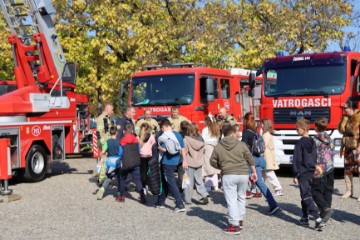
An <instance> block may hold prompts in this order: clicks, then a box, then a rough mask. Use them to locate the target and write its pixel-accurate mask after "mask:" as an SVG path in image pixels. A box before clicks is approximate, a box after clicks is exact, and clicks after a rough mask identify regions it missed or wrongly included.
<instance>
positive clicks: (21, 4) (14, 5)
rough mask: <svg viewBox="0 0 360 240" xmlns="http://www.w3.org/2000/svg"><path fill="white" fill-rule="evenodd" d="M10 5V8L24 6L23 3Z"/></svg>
mask: <svg viewBox="0 0 360 240" xmlns="http://www.w3.org/2000/svg"><path fill="white" fill-rule="evenodd" d="M10 5H11V6H12V7H17V6H24V3H11V4H10Z"/></svg>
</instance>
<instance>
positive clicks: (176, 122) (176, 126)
mask: <svg viewBox="0 0 360 240" xmlns="http://www.w3.org/2000/svg"><path fill="white" fill-rule="evenodd" d="M167 119H168V120H169V121H170V123H171V127H172V129H173V130H174V131H177V132H179V131H180V123H181V122H182V121H188V122H190V120H189V119H187V118H186V117H184V116H182V115H180V114H179V106H172V107H171V116H170V117H168V118H167Z"/></svg>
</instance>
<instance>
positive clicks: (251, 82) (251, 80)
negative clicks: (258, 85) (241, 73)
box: [249, 72, 255, 89]
mask: <svg viewBox="0 0 360 240" xmlns="http://www.w3.org/2000/svg"><path fill="white" fill-rule="evenodd" d="M249 87H250V89H254V87H255V73H253V72H251V73H250V74H249Z"/></svg>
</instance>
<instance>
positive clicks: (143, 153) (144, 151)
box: [140, 134, 156, 158]
mask: <svg viewBox="0 0 360 240" xmlns="http://www.w3.org/2000/svg"><path fill="white" fill-rule="evenodd" d="M154 143H156V141H155V137H154V135H152V134H151V136H150V138H149V140H148V141H147V142H146V143H144V145H143V146H142V147H141V148H140V157H142V158H146V157H151V156H152V151H151V148H152V145H153V144H154Z"/></svg>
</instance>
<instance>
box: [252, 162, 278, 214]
mask: <svg viewBox="0 0 360 240" xmlns="http://www.w3.org/2000/svg"><path fill="white" fill-rule="evenodd" d="M253 157H254V161H255V168H256V174H257V176H258V180H257V181H256V186H258V188H259V189H260V191H261V192H262V194H264V196H265V198H266V200H267V202H268V204H269V207H270V209H272V208H275V207H277V203H276V201H275V199H274V197H273V195H272V194H271V192H270V190H269V189H268V187H267V186H266V184H265V183H264V180H263V178H262V170H261V161H262V157H255V156H253Z"/></svg>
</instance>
